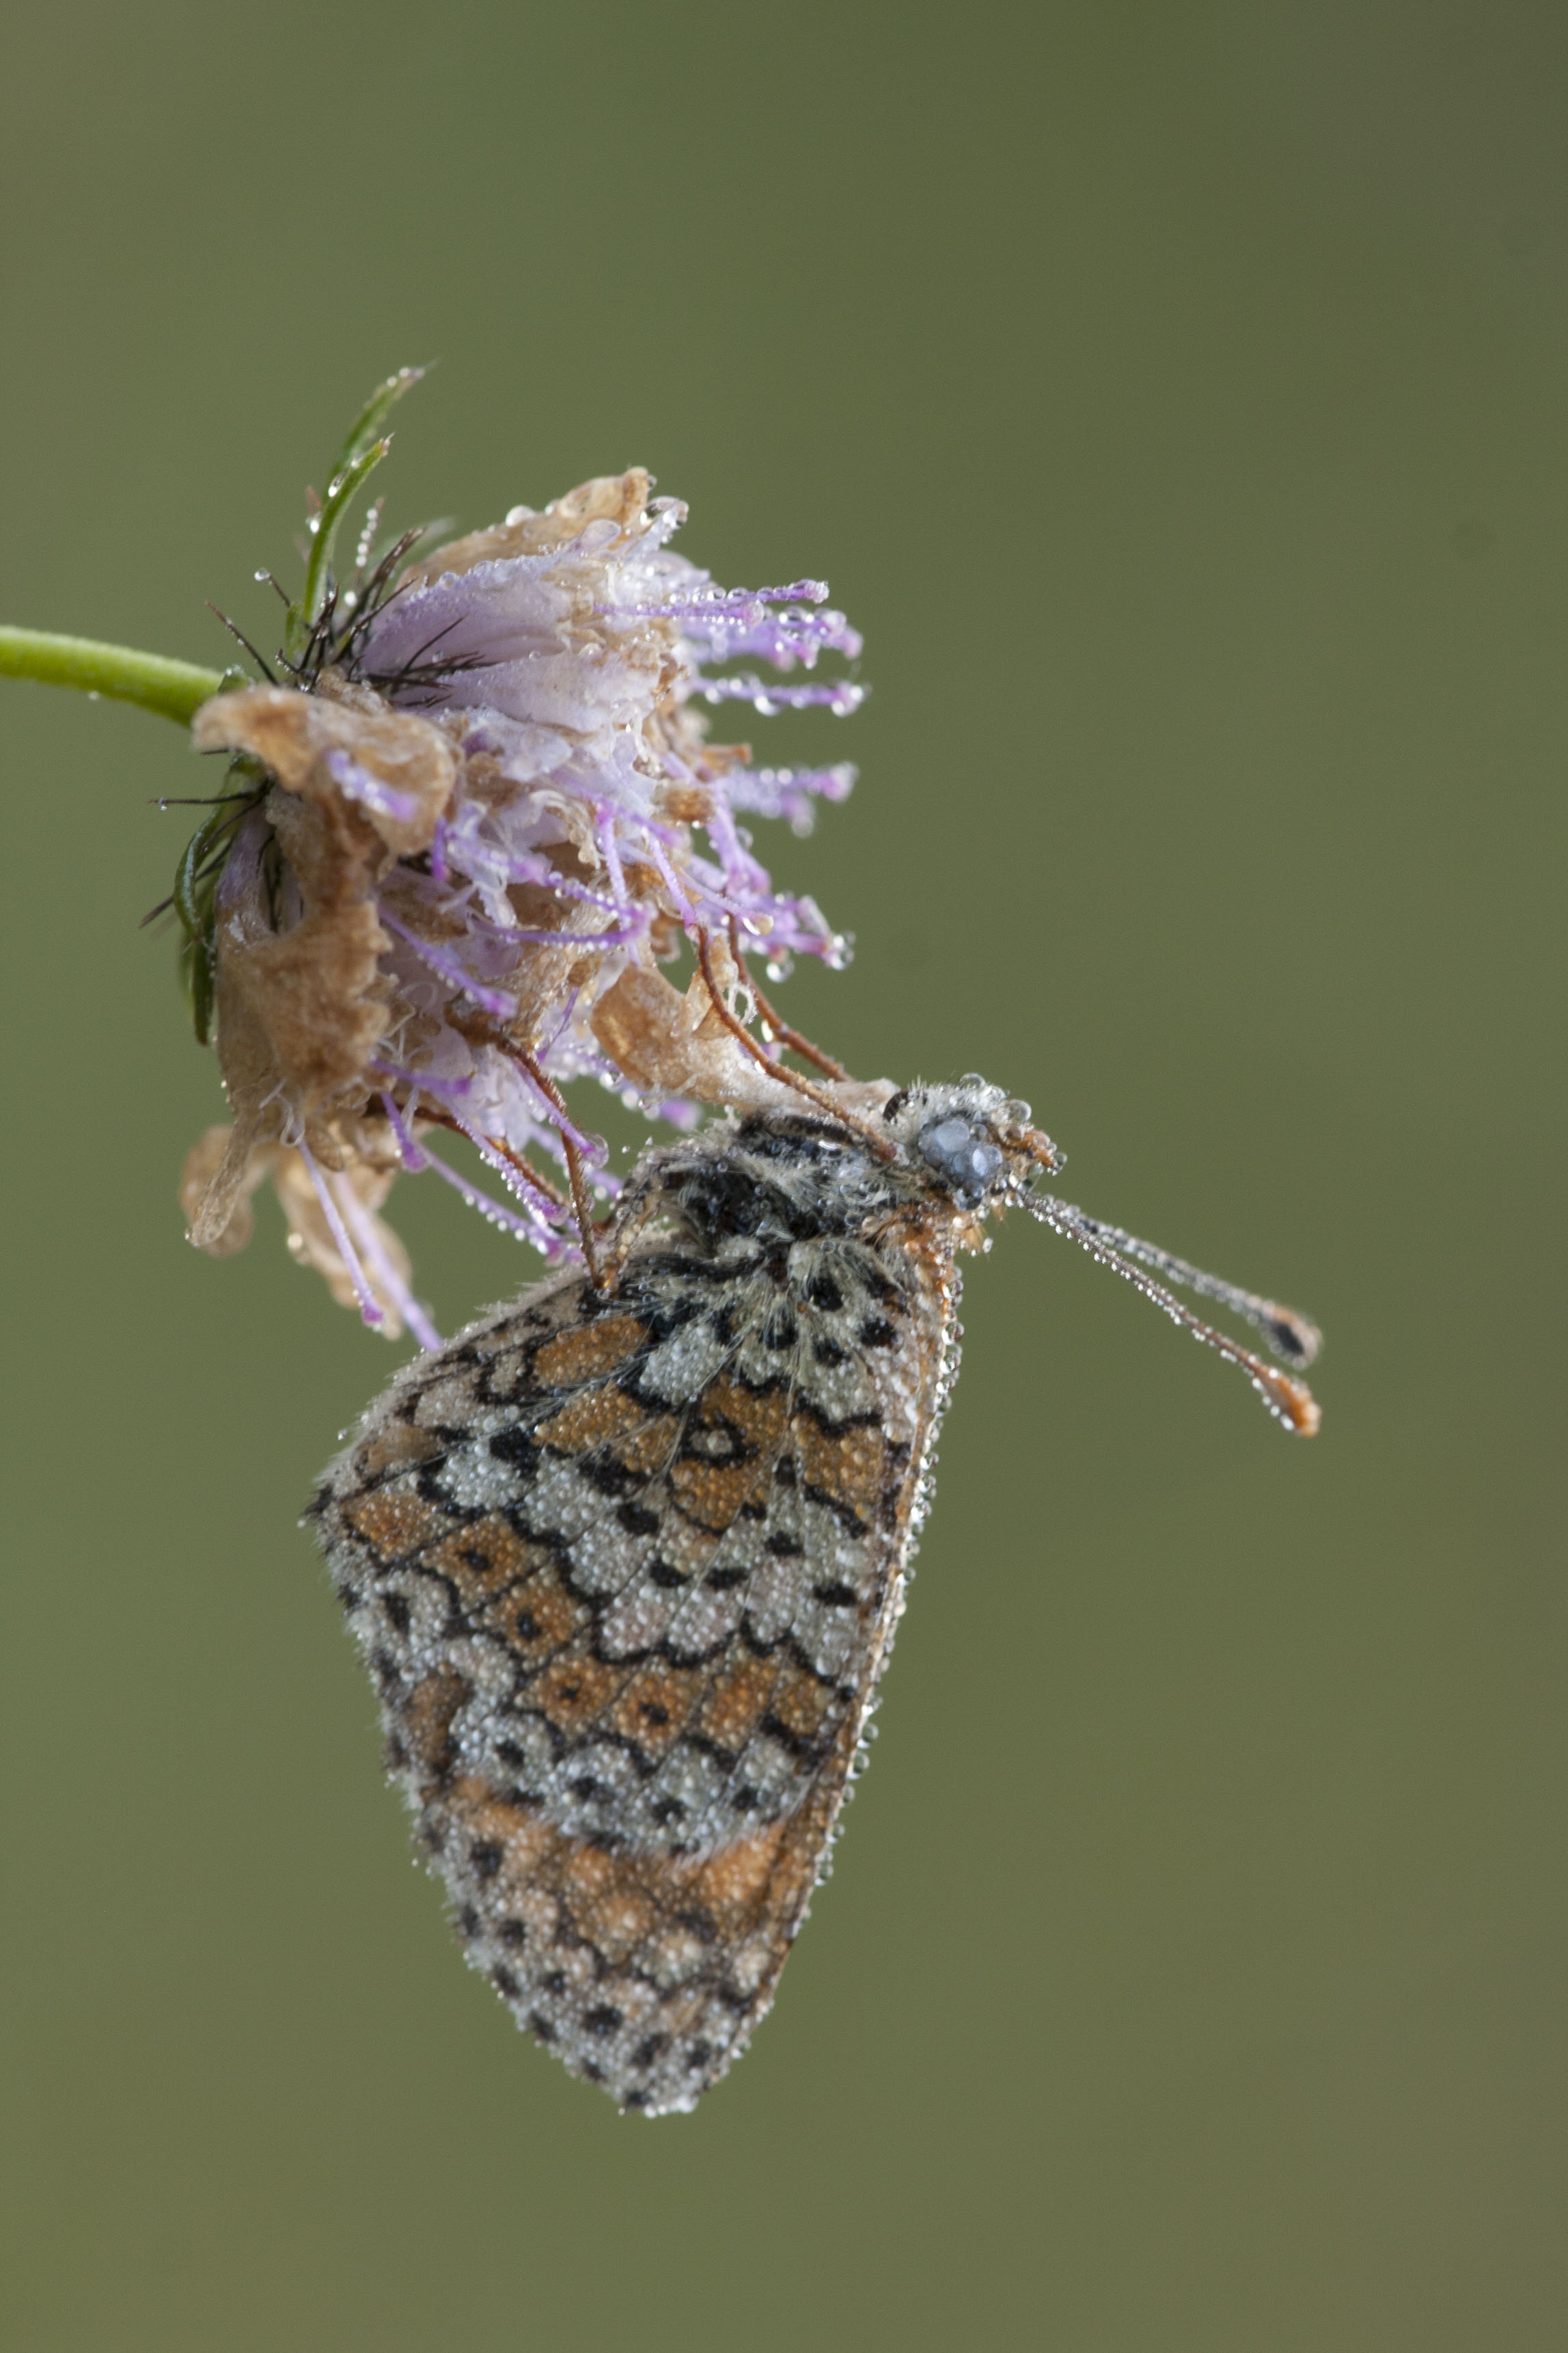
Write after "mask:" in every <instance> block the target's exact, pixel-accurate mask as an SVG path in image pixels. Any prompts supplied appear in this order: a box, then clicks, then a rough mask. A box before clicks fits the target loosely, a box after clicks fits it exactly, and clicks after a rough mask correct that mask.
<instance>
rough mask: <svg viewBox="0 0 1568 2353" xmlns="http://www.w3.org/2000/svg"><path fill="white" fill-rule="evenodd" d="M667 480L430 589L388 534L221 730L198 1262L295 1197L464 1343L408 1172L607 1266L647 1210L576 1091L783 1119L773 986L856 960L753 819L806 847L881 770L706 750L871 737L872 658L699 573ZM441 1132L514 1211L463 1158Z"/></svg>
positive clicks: (655, 1108)
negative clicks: (765, 735) (746, 715)
mask: <svg viewBox="0 0 1568 2353" xmlns="http://www.w3.org/2000/svg"><path fill="white" fill-rule="evenodd" d="M382 446H384V445H382ZM339 488H340V484H339V483H334V485H333V493H330V494H329V495H330V496H331V495H332V494H335V493H336V492H337V491H338V490H339ZM651 489H652V484H651V480H650V478H649V477H648V476H647V474H646V473H644V472H643V471H642V470H640V469H633V470H631V471H630V472H628V473H626V474H624V475H620V476H615V477H610V478H606V479H602V480H594V481H590V482H586V483H584V484H583V485H582V487H581V488H580V489H578V490H575V491H572V492H571V493H570V494H569V495H568V496H567V497H565V498H563V499H559V500H557V501H554V502H553V503H552V505H550V506H548V507H546V508H545V509H544V510H543V511H542V512H537V513H536V512H533V511H532V510H531V509H529V508H526V507H519V508H515V509H514V510H513V511H512V512H511V513H510V514H509V515H508V517H507V518H506V521H505V522H503V523H500V524H499V525H497V526H496V527H494V528H493V529H490V530H487V531H481V532H476V533H472V534H470V535H469V536H468V537H466V538H463V539H459V540H458V541H456V542H454V543H451V544H450V545H448V546H447V547H444V548H442V549H440V550H438V551H437V553H436V554H432V555H430V556H427V557H424V558H422V559H421V560H419V561H417V562H416V563H413V564H411V565H408V566H407V567H406V568H405V570H404V571H403V572H402V574H401V575H396V574H395V571H393V570H391V569H389V567H388V566H387V565H386V564H385V562H384V563H383V564H382V565H381V566H380V567H379V568H378V569H377V570H375V571H374V572H372V571H371V570H370V569H369V565H370V555H369V549H368V541H369V539H370V537H371V535H372V533H370V532H367V534H366V542H365V543H362V563H361V565H360V569H359V573H358V574H357V575H355V581H354V582H352V583H350V584H348V585H346V586H344V587H343V588H342V589H339V588H335V587H333V586H331V583H330V582H327V583H326V584H325V586H324V588H323V601H322V605H321V611H320V612H319V613H318V614H316V615H313V616H312V615H307V617H306V620H307V627H306V628H305V629H304V630H303V631H302V632H301V633H300V635H299V637H298V638H297V649H296V656H295V658H294V659H292V660H291V661H290V665H289V667H290V670H291V672H292V676H291V679H290V681H289V683H279V682H276V681H274V682H271V683H268V684H258V685H247V686H239V687H237V688H236V689H235V690H234V691H228V692H225V693H221V694H219V695H217V696H216V697H215V698H214V699H213V700H212V701H211V702H208V703H206V704H205V705H204V707H203V708H202V710H201V711H200V712H198V713H197V715H196V719H195V725H194V730H193V733H194V737H195V743H196V744H197V746H198V748H200V749H202V750H204V751H218V750H226V751H227V752H229V753H230V754H232V755H233V756H234V759H235V761H236V763H237V797H236V799H235V801H234V802H233V804H232V814H231V816H230V818H228V819H227V820H226V830H224V831H223V832H222V839H221V843H220V847H219V849H217V850H216V851H215V852H214V853H213V854H211V855H209V856H208V858H207V862H206V867H205V875H206V878H207V880H206V892H207V896H206V899H205V902H203V904H204V909H205V913H204V914H203V917H202V921H203V923H204V924H205V928H204V929H203V930H202V932H201V935H200V938H199V940H198V942H197V947H198V951H199V954H200V955H201V956H202V957H203V958H205V967H204V968H205V970H206V971H207V972H208V974H209V976H210V990H211V998H212V1010H213V1019H214V1026H215V1028H216V1044H217V1050H218V1054H219V1059H220V1063H221V1067H222V1071H223V1077H224V1082H225V1085H226V1090H227V1092H228V1096H229V1101H230V1105H231V1108H232V1110H233V1113H234V1124H233V1128H232V1130H231V1131H229V1132H227V1133H226V1134H224V1132H222V1131H218V1132H216V1136H221V1137H222V1143H221V1148H220V1146H219V1144H218V1142H217V1141H216V1136H215V1134H214V1133H213V1132H209V1134H208V1135H207V1136H206V1137H205V1138H204V1139H203V1142H202V1144H201V1145H198V1146H197V1148H196V1151H195V1153H194V1154H193V1155H192V1157H191V1160H190V1162H189V1163H188V1164H187V1168H186V1176H185V1182H184V1198H185V1200H186V1204H187V1208H188V1212H189V1214H190V1219H191V1233H192V1239H193V1240H195V1241H196V1242H198V1243H199V1244H200V1245H201V1246H202V1247H204V1248H205V1249H207V1250H217V1251H224V1250H229V1249H232V1248H237V1247H238V1246H239V1243H240V1242H241V1241H242V1240H244V1238H245V1232H246V1230H247V1220H248V1217H249V1212H248V1208H247V1206H246V1204H247V1198H248V1194H249V1192H250V1190H251V1189H253V1187H254V1186H255V1185H256V1184H257V1183H258V1182H259V1181H260V1180H261V1178H262V1177H263V1176H271V1177H272V1178H273V1180H274V1182H275V1183H276V1184H277V1185H278V1187H279V1193H280V1195H281V1197H282V1198H283V1201H284V1206H285V1209H286V1211H287V1212H288V1214H289V1221H290V1238H291V1244H292V1246H293V1247H294V1248H295V1250H296V1253H297V1254H298V1255H300V1256H303V1257H305V1258H306V1259H308V1260H309V1261H310V1262H311V1263H313V1264H315V1265H317V1266H318V1267H319V1268H321V1271H324V1272H325V1273H326V1274H327V1275H328V1278H329V1280H330V1281H331V1282H332V1284H333V1287H334V1291H335V1292H336V1293H337V1294H338V1295H339V1296H353V1297H357V1298H358V1300H359V1302H360V1303H361V1305H362V1308H363V1312H364V1313H365V1314H366V1316H367V1319H368V1320H371V1321H374V1322H380V1323H381V1324H383V1326H384V1328H385V1329H387V1330H389V1331H392V1330H395V1329H397V1328H399V1327H400V1325H401V1324H410V1325H411V1326H412V1327H413V1328H414V1329H415V1330H416V1333H419V1334H420V1336H422V1337H423V1336H425V1334H426V1332H427V1330H428V1326H427V1324H426V1322H425V1319H424V1318H423V1316H422V1314H421V1313H420V1311H419V1309H418V1306H417V1303H416V1302H415V1301H414V1300H413V1298H412V1294H411V1293H409V1290H408V1283H407V1268H406V1261H405V1259H404V1257H403V1254H402V1252H401V1249H400V1247H399V1246H398V1245H397V1244H396V1242H395V1238H394V1237H393V1236H392V1235H391V1234H390V1231H389V1229H386V1228H385V1227H384V1225H382V1223H381V1221H380V1219H378V1218H377V1217H376V1215H375V1212H376V1210H377V1209H378V1208H379V1207H380V1203H381V1200H382V1198H384V1193H385V1190H386V1187H387V1185H388V1184H389V1183H390V1180H391V1176H392V1174H393V1173H394V1172H395V1171H396V1170H397V1169H398V1168H400V1167H402V1168H406V1169H409V1170H416V1169H419V1168H422V1167H427V1168H433V1169H435V1170H437V1172H438V1173H440V1174H441V1175H442V1176H445V1177H446V1178H447V1180H448V1181H449V1182H450V1183H451V1184H453V1185H454V1186H456V1187H458V1189H459V1190H460V1191H462V1192H464V1193H465V1194H466V1195H467V1196H468V1198H470V1199H471V1200H473V1201H475V1202H476V1204H477V1205H478V1206H479V1207H481V1208H484V1210H485V1211H486V1213H487V1214H488V1215H489V1216H491V1217H492V1218H493V1219H495V1220H496V1221H498V1222H500V1223H501V1224H504V1225H506V1226H508V1227H509V1228H510V1229H512V1230H513V1231H515V1232H518V1233H520V1234H521V1235H523V1236H524V1237H526V1238H527V1239H529V1240H531V1241H532V1242H534V1243H535V1244H536V1245H537V1246H538V1247H539V1248H540V1249H542V1250H543V1251H544V1253H545V1255H546V1256H547V1257H548V1258H550V1259H552V1260H557V1261H558V1260H562V1259H564V1258H567V1257H569V1256H572V1255H574V1254H575V1253H577V1252H578V1250H579V1244H578V1242H577V1240H575V1239H574V1234H575V1231H576V1230H577V1229H576V1228H574V1220H573V1210H574V1206H575V1208H576V1210H577V1212H578V1219H579V1223H580V1221H581V1217H582V1212H583V1209H584V1202H585V1200H586V1199H587V1198H588V1197H589V1196H590V1195H597V1197H598V1198H601V1199H603V1198H608V1197H610V1196H612V1195H613V1194H614V1193H615V1191H616V1189H617V1187H616V1179H615V1178H614V1177H613V1176H611V1174H610V1173H609V1171H608V1169H607V1168H606V1166H605V1156H606V1155H605V1146H604V1145H603V1144H602V1142H601V1141H600V1140H599V1139H598V1138H597V1137H596V1136H595V1135H593V1134H589V1133H587V1132H585V1131H584V1129H583V1128H582V1127H581V1126H580V1125H579V1124H577V1122H576V1120H575V1119H574V1115H573V1113H572V1112H571V1111H570V1110H569V1109H568V1107H567V1104H566V1103H565V1101H564V1099H563V1095H562V1093H561V1088H562V1087H563V1085H565V1084H567V1083H569V1082H572V1081H574V1080H577V1079H582V1078H587V1077H592V1078H595V1079H597V1080H599V1081H600V1082H602V1083H604V1084H605V1085H607V1086H610V1087H612V1088H614V1089H615V1090H616V1092H619V1093H620V1094H621V1095H622V1096H623V1097H624V1098H625V1099H626V1101H627V1102H628V1103H635V1104H637V1106H638V1107H639V1108H641V1109H642V1110H643V1111H644V1112H645V1113H647V1114H648V1115H649V1116H655V1117H663V1118H666V1119H668V1120H672V1121H673V1122H675V1123H676V1124H678V1125H689V1124H691V1122H692V1121H693V1120H694V1119H695V1118H696V1117H697V1116H698V1107H699V1106H700V1105H704V1104H711V1105H730V1106H749V1105H752V1104H755V1103H762V1102H768V1101H775V1100H778V1099H779V1098H780V1097H781V1096H784V1095H786V1094H787V1090H786V1089H784V1087H783V1086H782V1085H781V1084H780V1082H779V1080H778V1078H776V1077H775V1076H773V1075H772V1074H770V1072H769V1071H768V1070H767V1069H765V1068H763V1067H761V1066H760V1063H759V1059H758V1058H757V1057H756V1055H755V1054H754V1052H752V1051H748V1050H744V1049H743V1047H742V1043H741V1042H740V1041H739V1040H738V1038H737V1031H736V1024H735V1022H734V1020H733V1017H732V1010H731V1008H732V1006H733V1004H734V1003H735V1002H736V1001H738V1000H740V1001H743V999H744V997H745V994H746V987H747V984H746V982H745V979H744V964H743V961H742V959H743V958H744V956H745V955H746V954H747V953H748V952H755V953H756V954H758V955H759V956H760V958H761V959H762V960H763V963H764V964H765V966H766V969H767V972H768V975H769V977H770V978H776V977H778V976H781V975H782V974H783V973H784V972H785V971H787V969H788V967H789V965H790V962H791V960H792V959H793V958H794V957H795V956H797V955H815V956H817V957H820V958H821V959H823V960H824V961H825V962H826V963H827V964H829V965H840V964H842V963H843V961H844V960H845V957H846V955H847V943H846V941H845V940H844V939H843V938H842V937H841V936H840V935H839V934H836V933H835V932H834V931H833V930H832V928H831V927H830V925H829V924H828V923H827V922H826V919H825V917H824V916H823V914H822V913H821V911H820V910H819V909H818V908H817V906H816V903H815V902H814V901H812V900H811V899H809V898H806V897H803V896H799V895H792V894H790V893H787V892H777V891H775V890H774V889H773V884H772V882H771V881H770V880H769V877H768V875H767V873H766V872H765V871H764V870H763V867H762V866H761V864H760V863H759V862H758V860H757V859H756V858H755V856H754V855H753V853H752V846H751V839H750V836H749V834H748V832H747V831H746V829H745V827H744V825H743V823H742V819H743V818H745V817H749V816H768V817H783V818H787V819H788V820H789V821H790V822H791V823H792V824H793V825H794V826H795V829H796V830H797V831H801V830H805V829H806V828H808V827H809V825H810V822H811V818H812V814H813V811H814V807H815V805H816V801H817V800H819V799H824V798H826V799H841V798H842V797H844V795H845V794H846V793H847V791H848V789H849V787H850V785H851V783H852V781H853V770H852V769H850V768H848V767H847V766H844V765H836V766H829V767H823V768H780V767H772V768H770V767H756V766H753V765H752V763H751V758H750V754H749V751H748V749H747V747H745V746H743V745H730V746H721V745H715V744H710V743H709V742H708V740H707V732H706V729H707V713H708V711H709V709H710V707H711V706H714V705H718V704H722V703H725V702H746V703H749V704H750V705H751V706H752V709H753V710H755V711H756V712H759V713H761V714H766V713H768V712H773V711H778V710H783V709H799V708H802V707H809V706H813V705H815V706H820V707H823V708H825V709H826V710H827V711H829V712H837V713H844V712H849V711H852V710H854V709H855V707H856V706H857V704H858V702H859V701H860V700H861V697H862V693H863V690H862V689H861V688H860V687H859V686H858V684H856V683H855V682H854V681H851V680H850V679H848V678H847V677H846V676H844V675H842V674H840V675H837V676H835V677H832V678H822V677H817V676H815V675H805V676H803V675H801V673H803V672H804V673H814V672H816V668H817V664H818V660H819V658H820V657H821V656H823V655H824V654H835V655H838V656H840V657H846V658H848V659H854V657H855V656H857V655H858V652H859V649H860V640H859V638H858V636H857V634H856V633H855V631H854V630H853V629H851V628H849V626H848V624H847V621H846V620H845V617H844V616H843V615H842V614H841V613H837V612H834V611H832V610H830V609H828V608H827V607H826V601H825V600H826V587H825V586H823V584H821V583H819V582H816V581H810V580H802V581H795V582H793V583H791V584H789V585H788V586H784V587H779V588H771V589H759V590H731V589H723V588H720V587H718V586H715V585H714V583H713V581H712V580H711V578H710V575H708V574H707V573H706V572H703V571H701V570H700V569H699V568H698V567H697V566H696V565H693V564H691V563H689V562H688V561H687V560H686V559H685V558H684V557H682V556H680V555H678V554H675V553H674V552H673V551H672V550H671V547H670V544H669V543H670V540H671V538H672V536H673V534H674V533H675V532H676V530H677V529H678V527H679V524H680V523H681V522H683V521H684V519H685V509H684V508H683V507H682V506H680V505H679V502H678V501H675V500H673V499H652V498H650V491H651ZM736 661H741V662H745V663H748V664H751V665H755V664H758V663H760V664H763V665H765V666H766V669H767V670H768V672H770V673H771V675H769V676H767V677H764V676H763V675H760V674H759V673H758V671H757V670H756V669H755V668H754V667H749V668H747V669H745V670H740V671H739V672H737V671H735V670H731V669H729V668H725V667H721V666H723V665H729V664H731V663H733V662H736ZM683 937H684V938H686V939H689V940H690V941H691V942H693V943H694V944H696V945H697V947H698V949H699V953H700V956H701V959H702V961H703V964H704V965H705V966H706V972H705V973H704V972H703V971H702V970H700V971H699V972H698V973H697V975H696V976H694V977H693V979H692V981H691V983H690V986H689V987H688V988H687V989H686V990H685V991H684V992H682V991H681V990H679V989H678V988H676V987H673V986H672V985H671V983H670V982H669V980H668V979H667V978H666V976H665V975H664V973H663V972H662V971H661V970H660V968H659V967H660V965H662V964H664V963H666V962H668V960H669V959H670V958H672V957H673V956H674V955H677V953H678V952H679V948H680V945H681V942H682V939H683ZM715 984H716V987H715ZM726 1011H731V1018H730V1019H729V1020H728V1021H726V1019H725V1018H724V1017H725V1013H726ZM441 1128H445V1129H447V1130H450V1131H453V1132H455V1133H458V1134H465V1135H467V1136H468V1137H469V1138H470V1139H471V1140H472V1142H473V1143H474V1144H475V1145H477V1146H478V1148H479V1152H480V1154H481V1155H482V1156H483V1157H484V1159H485V1160H487V1161H488V1162H489V1164H490V1166H492V1168H493V1169H494V1170H495V1171H496V1172H497V1175H498V1176H500V1180H501V1183H502V1186H503V1187H505V1188H506V1190H507V1192H508V1193H509V1194H510V1200H497V1199H494V1198H490V1197H488V1196H485V1195H481V1194H480V1193H479V1192H478V1191H477V1190H476V1188H475V1187H471V1186H470V1185H468V1183H467V1181H466V1180H465V1179H464V1178H462V1177H461V1176H459V1175H458V1172H457V1171H456V1170H454V1169H452V1168H450V1167H449V1166H447V1164H446V1163H445V1161H444V1160H442V1159H441V1158H440V1156H439V1155H437V1153H435V1152H434V1151H433V1150H432V1149H431V1147H430V1145H429V1142H428V1138H429V1136H430V1134H432V1132H433V1131H435V1130H437V1129H441ZM541 1162H543V1164H544V1165H543V1166H542V1165H541Z"/></svg>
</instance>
